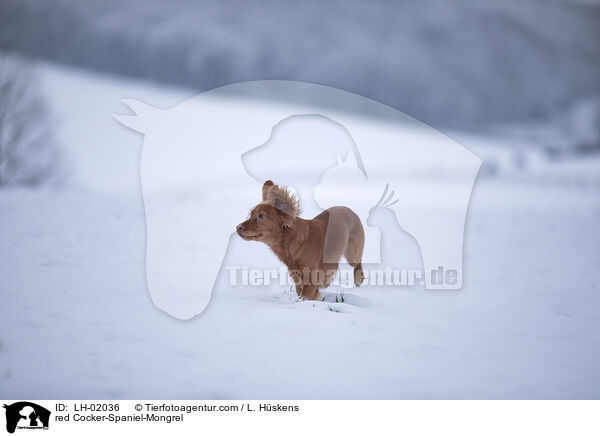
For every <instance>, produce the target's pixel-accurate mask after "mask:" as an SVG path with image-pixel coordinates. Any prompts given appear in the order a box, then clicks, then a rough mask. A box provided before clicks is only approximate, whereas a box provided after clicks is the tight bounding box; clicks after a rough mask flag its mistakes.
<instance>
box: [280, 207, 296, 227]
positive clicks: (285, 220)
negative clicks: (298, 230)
mask: <svg viewBox="0 0 600 436" xmlns="http://www.w3.org/2000/svg"><path fill="white" fill-rule="evenodd" d="M279 217H280V219H281V228H282V229H283V230H292V229H293V228H294V223H295V222H296V218H294V217H293V216H291V215H288V214H287V213H285V212H282V211H279Z"/></svg>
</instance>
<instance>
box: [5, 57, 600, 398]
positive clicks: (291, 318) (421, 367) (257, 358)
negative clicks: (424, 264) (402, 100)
mask: <svg viewBox="0 0 600 436" xmlns="http://www.w3.org/2000/svg"><path fill="white" fill-rule="evenodd" d="M40 73H41V79H42V83H43V85H44V88H45V90H46V93H47V94H48V96H49V99H50V102H51V105H52V108H53V109H54V111H55V114H56V117H57V119H58V120H59V122H60V126H61V127H60V130H59V138H58V139H59V140H60V141H61V142H62V143H63V144H64V146H65V149H66V152H67V154H68V156H69V157H70V159H71V166H72V168H73V174H72V177H71V180H70V183H69V184H68V185H67V186H65V187H63V188H54V189H41V190H21V189H7V190H3V191H0V224H1V225H0V247H2V249H1V250H0V278H1V280H0V295H1V298H2V304H0V392H1V393H2V396H3V397H6V398H17V397H19V398H24V397H31V398H40V399H44V398H72V399H74V398H90V397H93V398H207V399H224V398H305V399H312V398H340V399H344V398H598V397H599V394H600V388H599V386H600V371H598V364H597V362H598V361H599V359H600V316H599V311H600V283H599V280H598V275H597V269H598V265H599V264H600V248H599V247H600V244H599V243H600V233H599V232H598V231H597V228H596V227H597V224H598V221H599V218H600V196H599V195H598V193H599V190H600V183H599V181H598V180H599V179H598V174H600V172H598V170H599V169H600V160H598V159H597V158H596V159H587V160H585V161H581V162H577V161H570V162H566V163H561V162H552V161H548V160H545V159H544V157H543V156H541V155H538V154H536V153H537V151H536V150H537V149H536V148H535V147H531V148H530V149H525V150H530V151H525V152H524V153H526V160H527V162H530V163H531V162H534V163H535V164H530V165H528V166H527V168H526V169H525V170H518V169H517V168H513V166H512V165H513V159H512V156H513V155H514V154H515V153H517V150H516V149H515V147H511V146H510V144H502V139H498V138H482V137H472V136H467V135H461V134H459V133H455V134H454V135H452V136H453V137H454V138H459V139H460V142H461V143H462V144H464V145H466V146H467V147H469V148H470V149H471V150H472V151H474V152H475V153H477V154H478V155H480V156H482V157H483V158H484V161H485V162H490V161H492V162H500V164H498V168H499V170H498V171H495V172H493V174H492V173H490V174H487V175H486V174H482V175H481V176H480V178H479V180H478V182H477V184H476V185H475V190H474V192H473V195H472V198H471V205H470V210H469V214H468V217H467V227H466V229H465V243H464V262H465V263H464V279H463V280H464V285H463V288H462V289H461V290H459V291H426V290H424V289H422V288H421V287H412V288H402V287H400V288H393V287H378V286H366V287H361V288H359V289H356V288H351V289H341V288H330V289H328V290H327V300H328V301H325V302H296V299H295V297H294V296H293V294H292V293H291V292H290V291H289V289H288V287H287V286H286V287H281V286H278V285H273V286H271V287H265V288H260V287H247V286H228V285H227V276H228V272H227V271H222V277H221V278H220V280H219V282H218V285H217V287H216V289H215V291H214V292H213V299H212V301H211V303H210V305H209V307H208V309H207V310H206V311H205V312H204V313H203V314H202V315H201V316H199V317H196V318H194V319H192V320H190V321H181V320H177V319H174V318H172V317H170V316H168V315H166V314H165V313H163V312H161V311H160V310H158V309H157V308H156V307H155V306H154V305H153V304H152V301H151V299H150V297H149V295H148V292H147V290H146V283H145V271H144V269H145V259H144V256H145V244H146V240H145V237H146V234H145V221H144V205H143V202H142V196H141V192H140V183H139V170H138V169H139V153H140V147H141V143H142V138H141V136H140V135H138V134H136V133H134V132H132V131H129V130H128V129H126V128H125V127H123V126H121V125H119V124H118V123H117V122H116V121H115V120H113V119H112V116H111V114H112V113H115V112H123V107H122V106H121V105H120V103H119V100H121V99H123V98H128V97H131V98H136V99H139V100H142V101H146V102H151V103H153V104H155V105H158V106H161V105H162V106H164V107H168V106H170V105H173V104H176V103H178V102H180V101H181V100H183V99H184V98H186V97H189V96H191V95H192V93H191V92H190V91H186V90H174V89H166V88H159V87H158V86H155V85H151V84H138V83H134V82H132V81H123V80H121V79H116V78H107V77H99V76H95V75H91V74H88V73H81V72H78V71H73V70H69V69H64V68H58V67H55V66H49V65H42V66H41V68H40ZM235 103H236V101H235V99H233V98H232V100H231V101H230V102H229V104H235ZM245 104H253V103H252V102H245ZM255 104H256V105H257V110H260V108H261V107H262V106H261V105H262V104H263V103H255ZM364 122H365V123H367V122H372V123H373V125H374V126H377V122H375V121H373V120H368V119H365V120H364ZM519 153H520V152H519ZM548 178H550V181H549V180H548ZM442 183H443V181H442ZM232 185H235V181H232ZM256 195H257V196H258V193H257V194H256ZM225 204H227V203H226V202H225ZM224 207H225V206H224ZM239 219H240V221H241V220H242V219H244V217H239ZM212 240H213V239H211V240H210V241H212ZM216 240H217V239H216V238H215V241H216ZM215 243H216V242H215ZM230 243H231V244H232V254H231V256H232V258H234V259H252V261H253V262H256V263H257V264H266V265H272V267H273V268H279V266H280V265H279V263H278V261H277V260H276V259H275V257H274V256H273V255H272V253H270V252H269V250H268V249H267V247H266V246H263V245H260V244H258V243H248V242H244V241H240V240H239V239H238V238H235V237H234V238H232V240H231V242H230ZM204 255H205V256H210V255H211V253H210V250H206V252H205V253H204ZM341 292H343V294H344V300H345V302H344V303H336V302H335V295H336V294H337V295H340V293H341Z"/></svg>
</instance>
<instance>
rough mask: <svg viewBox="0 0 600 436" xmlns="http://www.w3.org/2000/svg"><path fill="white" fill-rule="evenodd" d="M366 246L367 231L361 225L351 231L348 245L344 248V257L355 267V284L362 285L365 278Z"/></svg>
mask: <svg viewBox="0 0 600 436" xmlns="http://www.w3.org/2000/svg"><path fill="white" fill-rule="evenodd" d="M364 247H365V233H364V231H363V228H362V226H360V227H357V228H355V229H354V231H352V232H351V233H350V237H349V239H348V245H347V246H346V249H345V250H344V257H345V258H346V260H347V261H348V263H349V264H350V266H352V267H353V268H354V284H355V285H356V286H360V285H361V283H362V282H363V280H364V278H365V275H364V273H363V269H362V264H361V259H362V254H363V249H364Z"/></svg>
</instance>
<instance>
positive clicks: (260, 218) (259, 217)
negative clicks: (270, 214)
mask: <svg viewBox="0 0 600 436" xmlns="http://www.w3.org/2000/svg"><path fill="white" fill-rule="evenodd" d="M256 216H257V218H258V219H259V220H262V219H264V218H265V216H264V215H263V214H262V213H259V214H258V215H256Z"/></svg>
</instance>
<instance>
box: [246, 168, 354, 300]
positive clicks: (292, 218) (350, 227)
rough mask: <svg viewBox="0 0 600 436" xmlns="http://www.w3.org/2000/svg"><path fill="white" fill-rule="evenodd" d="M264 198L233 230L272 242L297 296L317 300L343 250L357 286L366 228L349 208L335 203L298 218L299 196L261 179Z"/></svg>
mask: <svg viewBox="0 0 600 436" xmlns="http://www.w3.org/2000/svg"><path fill="white" fill-rule="evenodd" d="M262 198H263V201H262V202H261V203H259V204H258V205H257V206H256V207H255V208H254V209H253V210H252V212H251V213H250V218H249V219H247V220H246V221H244V222H243V223H241V224H240V225H238V226H237V233H238V234H239V235H240V236H241V237H242V238H243V239H245V240H246V241H260V242H264V243H265V244H267V245H268V246H269V247H270V248H271V250H272V251H273V253H275V255H276V256H277V257H278V258H279V260H281V261H282V262H283V263H284V264H285V265H286V266H287V267H288V271H289V273H290V275H291V276H292V278H293V280H294V282H295V283H296V292H297V293H298V296H299V297H301V298H304V299H309V300H320V299H321V295H320V293H319V289H322V288H326V287H327V286H329V283H330V282H331V279H332V278H333V276H334V275H335V273H336V271H337V269H338V264H339V261H340V258H341V256H342V255H344V257H345V258H346V260H347V261H348V263H349V264H350V265H351V266H352V267H354V283H355V284H356V286H360V284H361V283H362V281H363V278H364V275H363V270H362V265H361V258H362V253H363V248H364V245H365V233H364V230H363V227H362V224H361V222H360V218H359V217H358V216H357V215H356V214H355V213H354V212H352V210H350V209H349V208H347V207H341V206H336V207H331V208H329V209H327V210H325V211H323V212H321V213H320V214H319V215H317V216H316V217H314V218H313V219H312V220H305V219H302V218H300V217H298V214H299V213H300V207H299V204H298V200H297V198H296V197H295V196H293V195H290V194H289V193H288V191H287V190H286V189H282V188H279V187H278V186H277V185H275V184H274V183H273V182H272V181H271V180H267V181H266V182H265V183H264V185H263V188H262Z"/></svg>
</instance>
